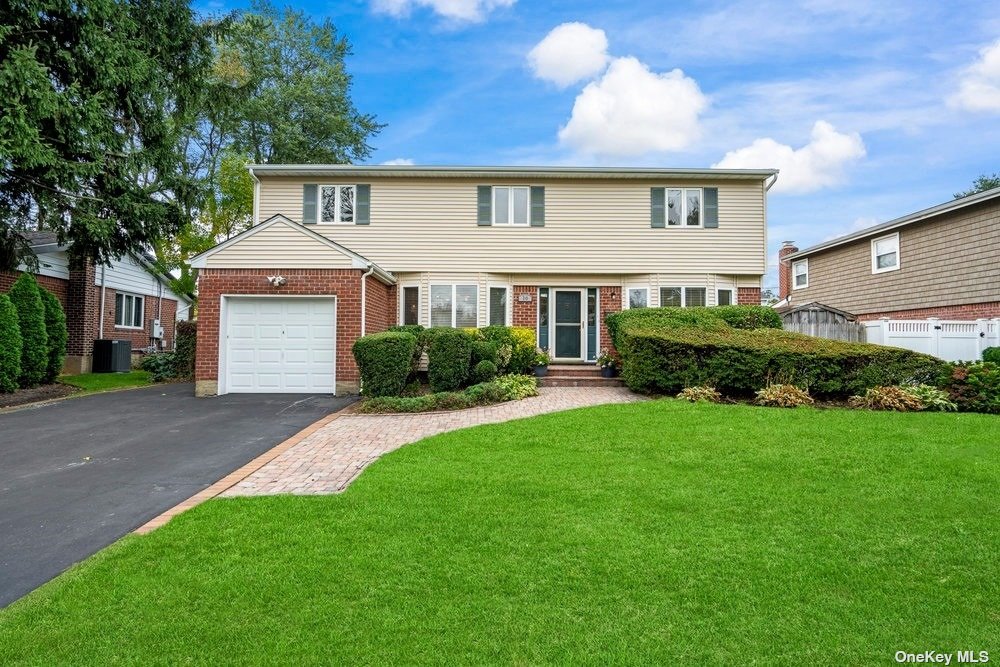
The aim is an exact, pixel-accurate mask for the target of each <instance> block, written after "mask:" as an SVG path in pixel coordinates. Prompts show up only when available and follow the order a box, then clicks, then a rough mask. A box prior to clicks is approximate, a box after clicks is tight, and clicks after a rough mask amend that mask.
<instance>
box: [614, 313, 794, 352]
mask: <svg viewBox="0 0 1000 667" xmlns="http://www.w3.org/2000/svg"><path fill="white" fill-rule="evenodd" d="M604 321H605V323H606V324H607V325H608V334H609V335H610V336H611V340H612V342H613V343H614V345H615V347H619V343H620V336H621V332H622V331H623V330H624V329H626V328H630V329H640V328H642V329H676V328H683V327H697V328H699V329H725V328H726V327H727V326H728V327H731V328H733V329H780V328H781V316H780V315H778V313H777V312H776V311H775V310H774V309H773V308H769V307H767V306H713V307H697V308H675V307H665V308H631V309H628V310H623V311H621V312H617V313H611V314H609V315H608V316H607V317H605V318H604Z"/></svg>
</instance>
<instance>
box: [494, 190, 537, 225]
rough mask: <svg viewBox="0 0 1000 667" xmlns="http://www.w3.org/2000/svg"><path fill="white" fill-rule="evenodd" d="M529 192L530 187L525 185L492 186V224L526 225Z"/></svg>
mask: <svg viewBox="0 0 1000 667" xmlns="http://www.w3.org/2000/svg"><path fill="white" fill-rule="evenodd" d="M529 193H530V188H528V187H526V186H511V185H497V186H494V187H493V224H494V225H519V226H522V227H524V226H527V224H528V220H529V218H528V208H529V202H530V200H531V198H530V197H529V196H528V195H529Z"/></svg>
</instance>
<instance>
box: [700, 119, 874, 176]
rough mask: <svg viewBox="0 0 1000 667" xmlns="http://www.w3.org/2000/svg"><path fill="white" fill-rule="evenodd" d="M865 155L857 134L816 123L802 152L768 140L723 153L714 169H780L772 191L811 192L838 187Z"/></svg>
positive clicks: (827, 124)
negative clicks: (850, 169)
mask: <svg viewBox="0 0 1000 667" xmlns="http://www.w3.org/2000/svg"><path fill="white" fill-rule="evenodd" d="M864 155H865V144H864V142H863V141H862V140H861V135H859V134H858V133H856V132H853V133H851V134H845V133H842V132H837V129H836V128H835V127H834V126H833V125H831V124H830V123H827V122H826V121H823V120H820V121H816V124H815V125H813V129H812V135H811V137H810V140H809V143H808V144H806V145H805V146H803V147H802V148H792V147H791V146H788V145H786V144H779V143H778V142H777V141H775V140H774V139H771V138H765V139H757V140H755V141H754V142H753V143H752V144H750V145H749V146H745V147H744V148H739V149H737V150H735V151H730V152H728V153H726V155H725V157H723V158H722V160H720V161H719V162H717V163H716V164H713V165H712V166H713V167H717V168H720V169H772V168H776V169H780V170H781V173H780V174H779V175H778V182H777V183H776V184H775V187H774V189H775V191H781V192H813V191H815V190H819V189H822V188H826V187H830V186H833V185H837V184H839V183H840V182H841V181H843V178H844V169H845V168H846V167H847V165H848V164H849V163H851V162H854V161H855V160H858V159H860V158H862V157H864Z"/></svg>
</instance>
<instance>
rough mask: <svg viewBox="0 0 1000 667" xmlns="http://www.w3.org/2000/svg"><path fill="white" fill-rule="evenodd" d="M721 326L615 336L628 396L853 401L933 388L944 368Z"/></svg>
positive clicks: (904, 354) (903, 355)
mask: <svg viewBox="0 0 1000 667" xmlns="http://www.w3.org/2000/svg"><path fill="white" fill-rule="evenodd" d="M718 325H719V326H717V325H716V324H713V323H711V322H709V323H708V325H707V326H706V327H704V328H702V327H697V328H696V327H691V326H678V327H673V328H661V329H651V328H638V329H633V328H632V327H631V326H629V327H628V328H627V329H626V330H620V331H619V333H618V341H617V342H616V346H617V347H618V351H619V353H620V354H621V356H622V372H621V376H622V379H624V380H625V383H626V384H627V385H628V386H629V388H631V389H632V390H633V391H643V392H650V393H652V392H659V393H665V394H676V393H677V392H678V391H680V390H681V389H683V388H684V387H692V386H699V385H710V386H714V387H715V388H716V389H718V390H719V391H721V392H722V393H723V394H727V395H743V396H746V395H751V394H753V393H755V392H756V391H758V390H759V389H762V388H763V387H765V386H767V385H768V384H769V383H773V382H774V383H781V384H795V385H797V386H800V387H804V388H806V389H808V390H809V392H810V393H812V394H813V395H821V396H850V395H852V394H858V393H861V392H863V391H864V390H865V389H868V388H870V387H876V386H882V385H892V384H920V383H927V382H932V381H934V380H936V379H937V378H938V377H939V375H940V374H941V372H942V369H943V368H945V367H946V365H945V364H944V362H942V361H940V360H939V359H935V358H934V357H931V356H928V355H925V354H919V353H917V352H911V351H909V350H903V349H900V348H893V347H882V346H879V345H867V344H864V343H844V342H841V341H834V340H827V339H824V338H815V337H812V336H805V335H802V334H796V333H791V332H788V331H779V330H775V329H756V330H741V329H734V328H732V327H730V326H728V325H727V324H725V323H723V322H719V323H718Z"/></svg>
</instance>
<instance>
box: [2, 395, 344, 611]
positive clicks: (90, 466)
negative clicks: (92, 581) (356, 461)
mask: <svg viewBox="0 0 1000 667" xmlns="http://www.w3.org/2000/svg"><path fill="white" fill-rule="evenodd" d="M193 393H194V389H193V387H192V385H190V384H170V385H158V386H153V387H148V388H144V389H136V390H132V391H123V392H113V393H107V394H97V395H93V396H85V397H81V398H72V399H69V400H65V401H61V402H58V403H55V404H51V405H47V406H42V407H37V408H26V409H22V410H18V411H16V412H10V413H6V414H0V607H3V606H6V605H7V604H10V603H11V602H12V601H14V600H16V599H17V598H19V597H21V596H23V595H25V594H26V593H28V592H29V591H31V590H33V589H35V588H36V587H38V586H40V585H41V584H43V583H45V582H46V581H48V580H49V579H51V578H52V577H54V576H56V575H57V574H59V573H60V572H62V571H63V570H65V569H66V568H67V567H69V566H70V565H72V564H73V563H75V562H77V561H80V560H82V559H84V558H86V557H87V556H89V555H91V554H93V553H94V552H96V551H98V550H99V549H101V548H103V547H105V546H107V545H108V544H110V543H111V542H114V541H115V540H117V539H118V538H119V537H121V536H122V535H125V534H126V533H128V532H130V531H132V530H134V529H135V528H137V527H138V526H140V525H142V524H143V523H145V522H146V521H148V520H149V519H152V518H153V517H154V516H157V515H158V514H160V513H161V512H163V511H164V510H167V509H169V508H170V507H173V506H174V505H176V504H177V503H179V502H181V501H182V500H184V499H186V498H188V497H190V496H192V495H194V494H195V493H197V492H198V491H201V490H202V489H204V488H205V487H207V486H209V485H211V484H212V483H213V482H215V481H217V480H219V479H221V478H222V477H224V476H225V475H227V474H228V473H230V472H232V471H233V470H235V469H236V468H239V467H240V466H242V465H244V464H245V463H247V462H248V461H250V460H251V459H253V458H254V457H256V456H258V455H259V454H261V453H263V452H265V451H267V450H268V449H270V448H271V447H273V446H274V445H276V444H277V443H279V442H281V441H282V440H284V439H285V438H287V437H289V436H291V435H293V434H294V433H296V432H298V431H299V430H301V429H302V428H304V427H305V426H308V425H309V424H311V423H313V422H314V421H316V420H317V419H320V418H321V417H323V416H325V415H327V414H329V413H330V412H333V411H335V410H339V409H340V408H342V407H344V406H346V405H347V404H348V403H350V401H351V400H353V399H351V398H334V397H332V396H307V395H291V394H280V395H275V394H231V395H227V396H218V397H215V398H195V397H194V395H193Z"/></svg>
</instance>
